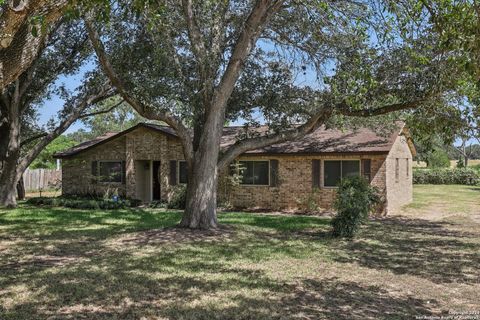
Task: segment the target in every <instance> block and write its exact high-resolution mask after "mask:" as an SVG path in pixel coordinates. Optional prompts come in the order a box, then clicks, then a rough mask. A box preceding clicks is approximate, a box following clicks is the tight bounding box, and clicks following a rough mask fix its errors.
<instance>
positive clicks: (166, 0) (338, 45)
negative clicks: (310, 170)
mask: <svg viewBox="0 0 480 320" xmlns="http://www.w3.org/2000/svg"><path fill="white" fill-rule="evenodd" d="M111 7H112V8H114V9H113V11H112V12H111V13H110V21H109V23H108V24H105V23H98V19H95V16H93V15H92V14H89V15H87V16H86V23H87V28H88V31H89V36H90V39H91V41H92V44H93V46H94V48H95V51H96V53H97V56H98V61H99V63H100V65H101V66H102V68H103V70H104V72H105V74H106V75H107V76H108V77H109V79H110V81H111V82H112V84H113V85H114V86H115V87H116V89H117V90H118V92H119V94H120V95H121V96H122V97H123V98H124V99H125V101H127V102H128V103H129V104H130V105H131V106H132V107H133V108H134V109H135V110H136V111H138V112H139V113H140V114H141V115H142V116H143V117H145V118H148V119H154V120H161V121H164V122H166V123H167V124H169V125H170V126H171V127H172V128H173V129H174V130H175V131H176V133H177V135H178V137H179V138H180V140H181V143H182V145H183V150H184V155H185V160H186V162H187V166H188V175H189V177H188V181H189V183H188V187H187V202H186V209H185V212H184V214H183V217H182V221H181V224H180V225H181V226H183V227H189V228H204V229H208V228H214V227H216V226H217V216H216V189H217V180H218V175H219V172H221V171H222V170H224V169H225V168H226V167H227V166H228V165H229V163H231V162H232V161H233V160H235V159H236V158H237V157H238V156H239V155H241V154H242V153H244V152H246V151H248V150H251V149H256V148H261V147H264V146H268V145H271V144H275V143H279V142H283V141H286V140H291V139H296V138H299V137H302V136H303V135H305V134H308V133H309V132H311V131H312V130H315V129H317V128H318V127H319V126H321V125H325V124H327V125H331V124H332V123H333V122H338V121H341V120H342V119H344V118H345V117H352V116H355V117H372V116H377V115H384V114H387V113H391V112H398V111H401V110H407V109H414V108H420V107H422V106H428V107H430V108H431V109H433V107H432V106H433V105H434V103H435V102H438V101H439V100H441V99H442V92H444V91H445V90H446V89H447V88H449V87H450V86H453V85H454V82H455V79H454V78H455V77H452V76H451V74H452V73H451V71H452V70H451V68H452V65H451V63H450V62H449V60H448V59H446V56H447V55H448V53H445V52H443V51H440V50H437V49H438V48H437V46H436V42H437V39H436V38H435V36H434V35H431V34H429V33H426V34H423V33H422V34H419V33H416V32H415V31H416V28H417V27H416V25H414V24H411V25H410V24H408V25H405V24H400V23H397V21H396V20H394V19H393V18H392V17H393V15H392V14H391V13H390V12H389V9H390V6H389V4H388V3H387V2H383V1H286V0H285V1H281V0H255V1H253V0H243V1H234V0H231V1H228V0H222V1H206V0H205V1H192V0H159V1H140V0H138V1H118V2H115V4H114V5H112V6H111ZM104 16H105V15H104ZM449 73H450V75H449ZM238 119H243V120H245V121H247V124H246V125H245V128H246V129H245V134H243V135H242V136H239V137H238V141H237V142H236V143H235V144H234V145H232V146H230V147H229V148H228V149H226V150H221V148H220V140H221V135H222V130H223V127H224V125H225V123H226V121H227V120H238ZM258 119H261V121H259V120H258ZM259 122H265V123H266V124H267V125H268V126H269V128H270V130H269V131H268V132H267V133H265V134H264V135H261V136H259V135H255V131H254V130H250V131H249V129H248V128H250V127H255V126H256V125H258V123H259Z"/></svg>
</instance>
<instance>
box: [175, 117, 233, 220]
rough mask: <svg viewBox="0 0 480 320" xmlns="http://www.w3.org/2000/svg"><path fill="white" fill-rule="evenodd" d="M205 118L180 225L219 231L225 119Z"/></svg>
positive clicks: (192, 164) (191, 169) (190, 168)
mask: <svg viewBox="0 0 480 320" xmlns="http://www.w3.org/2000/svg"><path fill="white" fill-rule="evenodd" d="M214 110H215V109H214ZM206 118H207V121H206V122H205V124H204V125H203V126H202V130H201V132H202V135H201V138H200V140H199V143H198V147H197V148H196V150H195V153H194V157H193V159H192V160H193V161H192V163H191V167H189V168H188V169H189V175H188V187H187V199H186V204H185V212H184V214H183V217H182V221H181V222H180V226H181V227H184V228H191V229H211V228H216V227H217V180H218V171H217V167H218V166H217V164H218V153H219V151H220V138H221V135H222V131H223V122H224V119H225V116H224V113H223V112H210V113H209V115H208V116H207V117H206Z"/></svg>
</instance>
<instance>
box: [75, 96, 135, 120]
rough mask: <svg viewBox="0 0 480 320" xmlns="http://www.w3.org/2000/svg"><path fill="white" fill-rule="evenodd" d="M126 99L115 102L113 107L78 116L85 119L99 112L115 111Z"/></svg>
mask: <svg viewBox="0 0 480 320" xmlns="http://www.w3.org/2000/svg"><path fill="white" fill-rule="evenodd" d="M124 102H125V100H122V101H120V102H119V103H116V104H114V105H113V106H112V107H110V108H108V109H105V110H101V111H96V112H91V113H86V114H82V115H81V116H79V117H78V119H83V118H88V117H92V116H96V115H99V114H104V113H109V112H111V111H113V110H114V109H116V108H117V107H118V106H120V105H121V104H122V103H124Z"/></svg>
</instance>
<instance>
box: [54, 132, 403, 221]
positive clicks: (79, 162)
mask: <svg viewBox="0 0 480 320" xmlns="http://www.w3.org/2000/svg"><path fill="white" fill-rule="evenodd" d="M397 158H399V169H398V170H399V179H396V177H395V170H396V168H395V166H396V159H397ZM182 159H184V157H183V152H182V146H181V144H180V142H179V140H178V139H177V138H174V137H171V136H169V135H166V134H164V133H161V132H155V131H153V130H149V129H146V128H138V129H136V130H134V131H132V132H129V133H127V134H126V135H124V136H122V137H119V138H117V139H114V140H112V141H110V142H107V143H104V144H102V145H101V146H98V147H96V148H92V149H90V150H88V151H85V152H82V153H80V154H79V155H77V156H75V157H72V158H71V159H64V160H63V167H62V171H63V172H62V174H63V192H64V193H65V194H81V193H92V192H95V193H100V194H101V193H103V192H104V191H105V190H106V189H107V188H118V190H119V192H120V193H121V194H122V195H127V196H128V197H131V198H136V197H137V183H138V181H137V179H136V176H137V175H136V170H139V168H142V166H141V165H139V161H145V163H146V162H148V163H150V161H161V166H160V172H161V174H160V180H161V197H162V199H165V200H166V199H169V197H170V196H171V193H172V187H171V186H170V184H169V172H170V167H169V166H170V160H182ZM271 159H276V160H278V170H279V175H278V176H279V184H278V186H277V187H270V186H245V185H236V186H231V185H230V184H229V183H228V182H226V180H227V179H226V175H225V173H223V174H221V175H220V178H219V188H218V196H219V202H229V203H230V204H231V205H233V206H235V207H239V208H262V209H271V210H292V211H294V210H300V211H308V210H311V209H312V208H313V207H315V206H317V207H318V210H319V211H329V210H330V209H331V206H332V203H333V201H334V198H335V192H336V189H335V188H328V187H324V186H323V180H324V176H323V174H324V173H323V168H324V164H323V161H324V160H339V159H345V160H362V159H370V160H371V174H372V180H371V184H372V185H374V186H376V187H378V189H379V190H380V191H381V192H382V195H383V196H384V198H385V204H386V205H387V210H388V211H395V210H396V209H398V208H399V207H400V206H402V205H404V204H406V203H408V202H410V201H411V200H412V168H411V166H412V156H411V153H410V151H409V149H408V145H407V143H406V140H405V138H404V137H403V136H400V137H399V138H398V139H397V141H396V142H395V144H394V146H393V148H392V150H391V151H390V153H389V154H388V156H387V155H365V154H364V155H346V154H344V155H334V156H332V155H328V156H327V155H324V156H303V155H280V156H275V157H271V156H258V155H257V156H243V157H241V158H240V160H271ZM313 159H319V160H320V161H321V168H320V181H321V186H320V188H319V189H314V188H313V187H312V160H313ZM407 159H408V172H409V176H408V177H407V162H406V161H407ZM95 160H125V161H126V184H118V183H117V184H101V183H97V184H92V183H91V178H89V177H91V162H92V161H95ZM136 164H137V165H136ZM387 190H388V192H387Z"/></svg>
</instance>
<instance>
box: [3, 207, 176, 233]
mask: <svg viewBox="0 0 480 320" xmlns="http://www.w3.org/2000/svg"><path fill="white" fill-rule="evenodd" d="M179 221H180V213H179V212H170V211H165V212H158V211H147V210H142V209H126V210H77V209H68V208H60V207H54V208H52V207H41V208H37V207H26V206H23V207H21V208H19V209H17V211H16V212H13V211H11V212H9V211H2V212H0V226H2V227H3V228H2V233H3V235H2V234H1V233H0V239H2V238H3V239H5V238H6V237H17V238H18V237H39V238H41V239H61V238H64V239H70V238H77V237H95V238H99V237H102V238H106V237H109V236H112V235H114V234H119V233H125V232H130V231H138V230H149V229H155V228H164V227H169V226H173V225H175V224H177V223H178V222H179ZM6 234H7V235H6Z"/></svg>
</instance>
